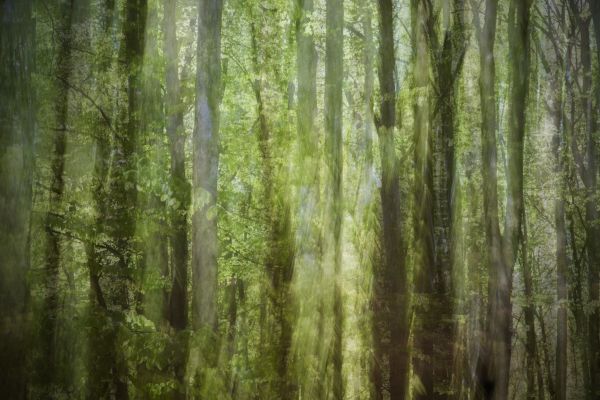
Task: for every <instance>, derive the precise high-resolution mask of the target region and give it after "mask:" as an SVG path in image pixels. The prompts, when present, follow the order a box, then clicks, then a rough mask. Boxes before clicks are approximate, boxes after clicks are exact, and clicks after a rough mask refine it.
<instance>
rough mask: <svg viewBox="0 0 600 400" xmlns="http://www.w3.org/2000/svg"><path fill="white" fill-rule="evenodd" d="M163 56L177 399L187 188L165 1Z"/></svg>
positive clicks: (171, 7)
mask: <svg viewBox="0 0 600 400" xmlns="http://www.w3.org/2000/svg"><path fill="white" fill-rule="evenodd" d="M163 32H164V54H165V61H166V66H165V72H166V104H165V108H166V110H167V111H166V113H167V124H166V128H167V137H168V140H169V153H170V157H171V163H170V173H171V182H170V186H171V191H172V193H173V198H174V200H175V206H174V207H173V208H172V209H171V210H170V227H171V230H170V231H171V234H170V243H171V249H172V273H171V276H172V282H171V292H170V295H169V299H168V313H167V318H168V321H169V324H170V325H171V327H173V329H175V331H176V332H177V336H178V337H177V338H175V349H176V352H175V354H176V357H175V360H174V366H173V367H174V372H175V379H176V381H177V383H178V389H177V394H176V397H179V398H183V397H184V395H185V387H184V384H185V383H184V379H185V360H186V356H187V343H184V338H183V337H181V336H182V335H181V333H180V332H182V331H183V330H185V329H186V328H187V324H188V313H187V312H188V296H187V291H188V226H187V213H188V208H189V205H190V187H189V183H188V181H187V179H186V176H185V140H186V134H185V131H184V127H183V105H182V102H181V88H180V82H179V43H178V41H177V0H165V1H164V18H163Z"/></svg>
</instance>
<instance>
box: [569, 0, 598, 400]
mask: <svg viewBox="0 0 600 400" xmlns="http://www.w3.org/2000/svg"><path fill="white" fill-rule="evenodd" d="M592 3H593V2H590V3H589V4H590V5H591V4H592ZM583 7H584V6H583V5H582V4H580V3H578V2H576V1H575V0H569V8H570V11H571V15H572V18H573V21H574V24H575V25H574V27H573V29H574V30H573V32H574V33H575V32H579V38H580V42H579V43H580V56H581V74H582V78H581V107H582V109H583V117H584V133H585V142H584V143H585V149H584V152H581V151H580V150H579V148H578V145H577V139H576V137H575V132H572V133H571V134H572V137H571V150H572V153H573V160H574V162H575V168H576V169H577V171H578V173H579V177H580V178H581V181H582V182H583V185H584V188H585V223H584V226H585V233H586V243H585V247H586V253H587V264H588V296H589V302H588V303H589V304H590V305H592V307H591V310H590V311H589V315H588V320H587V321H588V323H587V325H588V326H587V329H588V332H587V340H588V349H587V354H588V356H589V365H588V367H589V378H590V383H591V387H590V391H591V393H589V394H588V395H589V396H591V398H595V397H596V396H598V395H600V336H599V334H600V329H599V328H600V312H599V310H598V305H597V304H598V301H599V294H600V293H599V292H600V290H599V284H600V245H599V244H598V240H597V238H598V237H600V224H598V217H599V215H598V206H597V204H596V203H597V200H596V197H595V196H596V194H597V173H598V172H597V168H598V167H597V160H596V158H597V155H596V153H597V151H596V144H595V138H594V136H595V135H596V128H597V121H596V118H597V115H598V112H597V110H596V108H595V107H594V104H593V103H594V102H593V97H592V95H593V92H592V88H593V86H592V85H593V77H592V57H591V44H590V24H591V22H592V16H591V14H590V13H589V12H587V10H584V9H583ZM591 7H593V8H592V9H591V11H592V12H593V11H595V9H596V7H597V6H591Z"/></svg>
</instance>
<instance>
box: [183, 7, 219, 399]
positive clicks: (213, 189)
mask: <svg viewBox="0 0 600 400" xmlns="http://www.w3.org/2000/svg"><path fill="white" fill-rule="evenodd" d="M222 14H223V2H222V0H200V1H199V3H198V47H197V53H196V57H197V59H196V99H195V116H194V133H193V140H192V141H193V165H192V169H193V175H192V327H193V329H194V330H195V331H197V332H198V333H199V335H200V339H201V345H200V348H199V349H198V350H199V351H200V352H201V356H200V360H190V361H191V362H196V363H201V364H202V365H199V368H200V369H199V370H196V371H191V373H192V374H194V375H197V374H198V373H200V377H199V385H201V387H200V391H201V393H203V394H204V388H203V387H202V385H203V384H204V380H205V376H204V375H205V371H206V370H207V369H212V368H215V367H216V365H217V362H218V351H217V350H216V349H218V331H217V328H218V326H217V322H218V321H217V257H218V246H217V245H218V238H217V215H218V212H217V180H218V175H219V120H220V115H219V107H220V103H221V98H222V94H223V89H222V86H221V20H222ZM195 357H196V356H194V357H190V358H195Z"/></svg>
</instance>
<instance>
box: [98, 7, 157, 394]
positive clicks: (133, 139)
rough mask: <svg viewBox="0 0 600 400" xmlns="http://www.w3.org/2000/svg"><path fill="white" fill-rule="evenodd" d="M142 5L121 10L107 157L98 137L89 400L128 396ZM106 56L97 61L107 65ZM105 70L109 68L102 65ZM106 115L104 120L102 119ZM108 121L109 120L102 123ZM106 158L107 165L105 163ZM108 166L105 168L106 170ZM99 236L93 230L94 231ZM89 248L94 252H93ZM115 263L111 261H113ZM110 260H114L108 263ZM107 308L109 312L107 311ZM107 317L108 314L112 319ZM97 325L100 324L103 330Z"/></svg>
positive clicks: (108, 21)
mask: <svg viewBox="0 0 600 400" xmlns="http://www.w3.org/2000/svg"><path fill="white" fill-rule="evenodd" d="M113 8H114V2H112V1H110V0H109V1H108V4H107V9H108V11H107V14H106V15H105V18H106V19H105V21H104V25H105V27H104V29H106V30H107V31H110V29H111V28H110V26H111V25H112V22H111V20H112V12H111V11H112V9H113ZM146 11H147V8H146V1H145V0H128V1H127V2H126V3H125V6H124V10H123V12H124V14H125V15H124V16H125V18H124V22H123V39H122V41H123V43H122V46H121V50H120V54H119V67H118V69H117V76H118V78H119V88H118V94H117V95H118V96H119V98H122V100H123V101H122V102H121V103H122V104H126V106H124V107H122V108H121V109H120V110H118V113H117V118H116V123H115V125H114V127H113V129H112V133H113V140H112V141H113V146H112V147H113V148H112V158H110V159H109V157H108V154H109V150H108V148H107V147H105V146H106V143H105V142H104V140H106V137H102V136H100V137H99V145H98V150H99V152H100V156H99V159H98V160H97V164H96V167H97V174H96V179H98V182H97V186H96V190H97V193H96V197H97V199H98V200H97V204H98V208H99V210H98V223H97V225H101V226H102V228H101V230H102V232H103V233H105V234H106V236H107V239H106V242H104V243H101V246H102V247H104V248H110V249H111V250H110V251H111V252H112V256H111V257H106V256H103V255H102V254H101V253H99V252H98V251H97V247H98V246H97V245H91V246H90V249H89V252H88V254H89V257H90V279H91V285H92V292H95V297H96V302H97V304H96V305H99V306H100V308H99V309H98V311H99V312H100V313H99V314H97V316H98V317H100V318H99V321H96V322H95V323H97V324H99V325H98V326H97V327H96V329H99V330H100V332H99V333H98V335H97V337H96V335H94V336H93V337H92V346H93V347H96V346H98V347H100V346H102V349H101V350H100V349H98V350H94V351H93V352H92V355H91V357H92V359H91V363H92V364H91V368H90V376H91V379H90V381H91V383H90V388H89V396H90V397H94V396H99V395H101V396H107V397H108V396H110V395H111V393H114V396H115V398H117V399H127V398H129V390H128V366H127V362H126V359H125V356H124V354H123V352H122V351H121V350H120V349H119V347H120V344H119V343H118V341H117V338H118V329H119V328H118V324H116V323H115V322H116V321H115V319H118V318H119V317H118V316H115V314H114V312H115V311H116V312H117V313H124V312H126V311H127V310H128V309H129V308H130V307H131V304H130V299H129V297H130V288H129V285H130V282H131V281H132V280H133V277H134V268H135V267H134V266H135V258H134V233H135V208H136V205H137V189H136V186H137V171H136V162H137V159H136V155H137V152H136V144H137V136H138V131H139V128H140V115H139V114H140V99H139V92H140V87H141V83H140V82H141V80H140V71H141V66H142V60H143V55H144V34H145V25H146ZM109 60H110V56H108V55H107V58H106V60H101V63H104V62H109ZM101 68H102V69H104V70H105V71H108V69H109V68H110V67H109V64H108V65H104V66H101ZM106 117H107V116H105V118H106ZM107 123H109V122H107ZM109 160H110V161H109ZM109 165H110V167H109ZM109 168H110V179H109V180H108V184H107V185H106V188H104V187H103V186H104V184H103V180H104V179H105V176H106V174H107V173H108V171H109ZM96 234H98V232H96ZM92 247H93V248H92ZM115 259H116V260H115ZM113 260H114V261H113ZM100 273H102V275H103V276H104V277H105V279H106V280H107V283H110V285H111V290H110V291H106V293H103V292H102V288H101V281H100V279H99V276H100ZM109 310H111V312H110V313H109ZM111 314H112V315H111ZM102 325H105V326H104V328H102ZM106 325H108V326H109V327H110V328H108V329H107V328H106Z"/></svg>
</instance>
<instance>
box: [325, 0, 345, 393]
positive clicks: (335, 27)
mask: <svg viewBox="0 0 600 400" xmlns="http://www.w3.org/2000/svg"><path fill="white" fill-rule="evenodd" d="M326 13H327V33H326V57H327V59H326V66H325V129H326V131H327V137H326V144H327V149H326V150H327V161H328V163H327V164H328V167H329V168H328V172H329V174H328V184H327V186H328V187H329V188H330V191H331V193H330V197H329V207H328V213H329V226H328V229H327V231H328V232H331V234H330V235H331V236H332V237H331V238H330V240H331V245H332V246H333V275H334V280H335V282H334V288H333V292H334V293H333V319H334V323H333V334H334V338H333V349H332V352H333V354H332V362H333V398H334V399H336V400H342V399H343V398H344V379H343V375H342V362H343V360H342V352H343V347H342V346H343V343H342V335H343V323H344V317H343V304H342V289H341V283H340V274H341V267H342V242H341V235H342V218H343V199H342V177H343V171H342V169H343V149H342V120H343V114H342V89H343V79H344V71H343V70H344V67H343V63H344V1H343V0H327V10H326Z"/></svg>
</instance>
